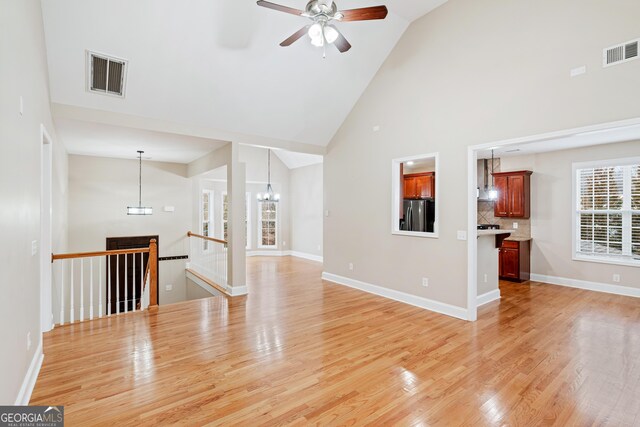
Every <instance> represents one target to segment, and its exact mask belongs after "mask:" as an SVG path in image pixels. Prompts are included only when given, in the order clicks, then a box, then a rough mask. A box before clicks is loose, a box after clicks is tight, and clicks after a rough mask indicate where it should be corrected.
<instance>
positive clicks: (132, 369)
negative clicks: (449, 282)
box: [31, 257, 640, 426]
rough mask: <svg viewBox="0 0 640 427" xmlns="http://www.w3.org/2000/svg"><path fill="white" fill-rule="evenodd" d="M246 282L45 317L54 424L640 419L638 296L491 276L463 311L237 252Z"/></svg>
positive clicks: (299, 264)
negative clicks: (244, 258) (475, 307)
mask: <svg viewBox="0 0 640 427" xmlns="http://www.w3.org/2000/svg"><path fill="white" fill-rule="evenodd" d="M248 262H249V272H248V285H249V289H250V295H249V296H248V297H243V298H240V299H234V300H227V299H225V298H223V297H218V298H209V299H203V300H196V301H188V302H185V303H180V304H175V305H168V306H161V307H160V308H159V309H158V311H157V312H156V313H148V312H145V313H139V314H128V315H124V316H119V317H113V318H110V319H103V320H97V321H93V322H86V323H82V324H78V325H73V326H66V327H61V328H56V329H55V330H54V331H52V332H50V333H48V334H46V337H45V341H44V348H45V358H44V365H43V367H42V371H41V373H40V376H39V378H38V382H37V384H36V388H35V391H34V393H33V397H32V400H31V404H46V405H49V404H52V405H53V404H55V405H65V414H66V421H67V425H70V426H74V425H96V424H103V425H108V424H109V425H114V426H115V425H165V424H171V423H175V424H186V425H202V424H207V423H210V424H212V425H247V426H257V425H279V424H294V425H307V424H314V425H315V424H318V425H332V426H333V425H364V424H371V425H382V426H391V425H561V426H565V425H592V424H597V425H603V424H609V425H626V426H631V425H640V301H639V300H638V299H634V298H627V297H620V296H612V295H607V294H601V293H594V292H587V291H582V290H576V289H569V288H562V287H558V286H552V285H540V284H533V285H528V284H511V283H508V282H504V283H502V284H501V287H502V292H503V298H502V300H501V301H500V302H494V303H491V304H488V305H486V306H484V307H482V308H481V310H480V313H479V320H478V322H476V323H468V322H464V321H461V320H456V319H453V318H450V317H447V316H443V315H439V314H435V313H430V312H428V311H425V310H422V309H419V308H415V307H412V306H409V305H405V304H402V303H398V302H395V301H391V300H388V299H384V298H380V297H376V296H373V295H369V294H366V293H363V292H360V291H357V290H353V289H349V288H346V287H342V286H339V285H335V284H331V283H329V282H322V281H321V280H320V278H319V277H320V273H321V266H320V264H317V263H314V262H311V261H305V260H301V259H297V258H290V257H285V258H251V259H249V261H248Z"/></svg>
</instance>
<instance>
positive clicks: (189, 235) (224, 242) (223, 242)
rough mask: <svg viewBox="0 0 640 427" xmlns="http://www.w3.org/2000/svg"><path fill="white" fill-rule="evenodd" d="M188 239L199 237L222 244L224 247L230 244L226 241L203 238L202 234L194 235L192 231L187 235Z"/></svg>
mask: <svg viewBox="0 0 640 427" xmlns="http://www.w3.org/2000/svg"><path fill="white" fill-rule="evenodd" d="M187 237H197V238H199V239H204V240H208V241H210V242H216V243H222V244H223V245H226V244H228V243H227V242H226V241H225V240H220V239H214V238H213V237H207V236H203V235H201V234H196V233H192V232H190V231H189V232H188V233H187Z"/></svg>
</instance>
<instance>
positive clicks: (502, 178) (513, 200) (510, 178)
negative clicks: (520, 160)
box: [493, 171, 533, 219]
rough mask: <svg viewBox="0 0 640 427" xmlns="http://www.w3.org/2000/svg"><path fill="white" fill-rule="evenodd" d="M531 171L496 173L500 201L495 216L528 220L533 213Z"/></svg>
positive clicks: (495, 186)
mask: <svg viewBox="0 0 640 427" xmlns="http://www.w3.org/2000/svg"><path fill="white" fill-rule="evenodd" d="M532 173H533V172H531V171H517V172H496V173H494V174H493V180H494V188H495V189H496V191H497V192H498V199H497V200H496V202H495V204H494V215H495V216H496V217H503V218H523V219H528V218H529V216H530V212H531V206H530V205H531V203H530V202H531V174H532Z"/></svg>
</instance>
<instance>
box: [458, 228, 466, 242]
mask: <svg viewBox="0 0 640 427" xmlns="http://www.w3.org/2000/svg"><path fill="white" fill-rule="evenodd" d="M458 240H467V232H466V231H464V230H459V231H458Z"/></svg>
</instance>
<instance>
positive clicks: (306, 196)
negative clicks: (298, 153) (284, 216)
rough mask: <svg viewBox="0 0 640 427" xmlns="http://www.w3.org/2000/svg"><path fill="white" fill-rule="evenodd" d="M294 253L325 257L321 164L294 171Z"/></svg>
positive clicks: (292, 210) (292, 211) (292, 240)
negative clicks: (323, 247) (323, 249)
mask: <svg viewBox="0 0 640 427" xmlns="http://www.w3.org/2000/svg"><path fill="white" fill-rule="evenodd" d="M290 190H291V191H290V197H291V250H293V251H295V252H302V253H304V254H310V255H315V256H322V223H323V213H322V206H323V197H324V195H323V192H322V164H317V165H311V166H305V167H301V168H296V169H292V170H291V173H290Z"/></svg>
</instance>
